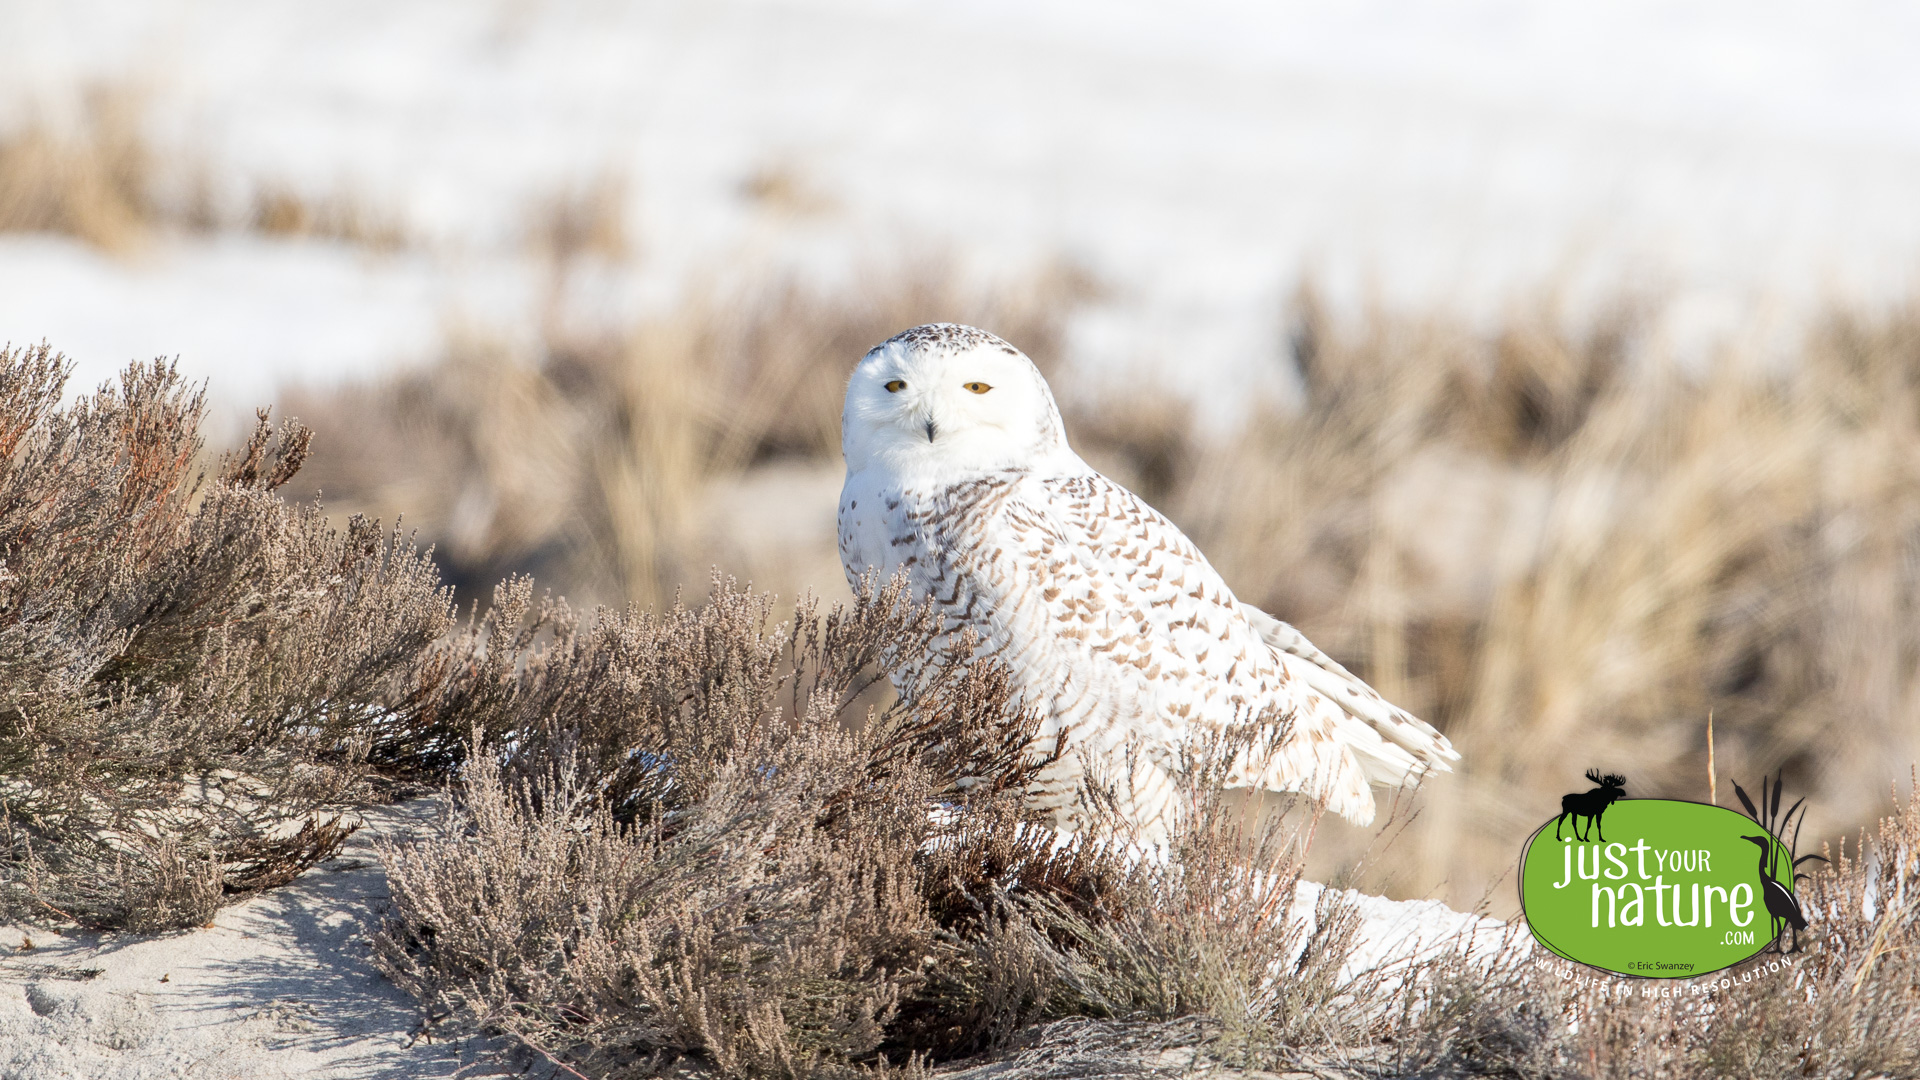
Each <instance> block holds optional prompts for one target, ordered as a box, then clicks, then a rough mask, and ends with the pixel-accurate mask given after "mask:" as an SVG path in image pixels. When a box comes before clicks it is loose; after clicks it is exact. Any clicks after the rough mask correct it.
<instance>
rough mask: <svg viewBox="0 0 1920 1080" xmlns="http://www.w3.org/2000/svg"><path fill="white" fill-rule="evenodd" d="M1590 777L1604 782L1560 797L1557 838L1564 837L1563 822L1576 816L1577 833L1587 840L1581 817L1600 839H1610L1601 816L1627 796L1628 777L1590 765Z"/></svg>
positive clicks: (1574, 831) (1589, 830) (1554, 820)
mask: <svg viewBox="0 0 1920 1080" xmlns="http://www.w3.org/2000/svg"><path fill="white" fill-rule="evenodd" d="M1587 779H1589V780H1591V781H1593V782H1594V783H1596V784H1598V785H1600V786H1599V787H1596V788H1594V789H1593V790H1592V791H1576V792H1574V793H1572V794H1570V795H1562V796H1561V797H1560V816H1559V817H1557V818H1554V819H1553V838H1554V839H1555V840H1558V839H1560V823H1561V822H1563V821H1565V820H1567V819H1568V818H1572V819H1573V837H1574V839H1576V840H1579V841H1580V842H1582V843H1585V842H1586V840H1587V837H1585V836H1582V835H1580V819H1581V818H1585V819H1586V820H1587V831H1588V832H1589V833H1599V834H1600V842H1601V843H1603V844H1604V843H1606V842H1607V834H1606V832H1605V831H1603V830H1602V829H1601V828H1600V817H1601V815H1603V814H1605V813H1606V812H1607V807H1609V806H1612V805H1613V804H1614V803H1616V802H1618V801H1620V800H1621V799H1622V798H1625V797H1626V794H1627V778H1626V777H1624V776H1620V775H1618V774H1616V773H1608V774H1607V775H1605V776H1601V775H1600V770H1599V769H1588V770H1587Z"/></svg>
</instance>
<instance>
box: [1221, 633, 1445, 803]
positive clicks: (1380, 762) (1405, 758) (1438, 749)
mask: <svg viewBox="0 0 1920 1080" xmlns="http://www.w3.org/2000/svg"><path fill="white" fill-rule="evenodd" d="M1240 608H1241V611H1242V612H1243V613H1244V614H1245V616H1246V619H1247V622H1248V623H1249V624H1251V625H1252V626H1253V628H1254V630H1255V631H1257V632H1258V633H1259V634H1260V637H1261V639H1262V640H1264V641H1265V642H1266V643H1267V644H1268V645H1271V646H1273V648H1274V649H1275V650H1277V651H1278V652H1279V653H1280V654H1281V662H1282V663H1284V664H1285V665H1286V666H1287V668H1288V670H1289V671H1290V672H1292V673H1293V674H1294V675H1296V676H1298V677H1299V678H1300V680H1301V681H1303V682H1305V683H1306V684H1307V685H1308V686H1309V687H1312V688H1313V689H1314V690H1316V691H1318V692H1319V693H1320V694H1322V695H1324V696H1325V697H1326V698H1328V699H1329V700H1330V701H1332V702H1333V703H1334V704H1336V705H1338V706H1339V707H1340V709H1341V710H1342V711H1343V712H1345V713H1346V714H1348V715H1349V716H1351V717H1353V718H1355V719H1357V720H1361V721H1363V722H1365V724H1366V725H1367V727H1368V729H1369V730H1371V731H1372V732H1373V734H1374V735H1376V736H1377V737H1378V740H1379V742H1378V743H1376V742H1375V741H1374V740H1372V739H1366V738H1364V737H1362V738H1358V739H1356V740H1355V747H1356V749H1359V750H1361V751H1362V753H1361V765H1362V767H1364V768H1365V769H1366V771H1367V774H1368V775H1367V778H1368V779H1369V780H1372V781H1373V782H1374V783H1378V784H1408V783H1411V782H1413V781H1415V780H1417V779H1419V777H1420V776H1421V775H1424V774H1425V773H1429V772H1452V771H1453V763H1454V762H1456V761H1459V760H1460V752H1459V751H1457V750H1455V749H1454V748H1453V744H1452V743H1450V742H1448V741H1447V737H1446V736H1445V735H1442V734H1440V732H1439V731H1437V730H1435V728H1434V726H1433V725H1432V724H1429V723H1427V722H1426V721H1425V720H1422V719H1420V718H1419V717H1417V716H1414V715H1413V714H1412V713H1410V712H1408V711H1406V710H1405V709H1402V708H1400V707H1399V706H1397V705H1394V704H1393V703H1391V702H1389V701H1388V700H1387V699H1386V698H1383V697H1381V696H1380V693H1379V691H1377V690H1375V689H1374V688H1373V687H1371V686H1368V685H1367V684H1366V683H1364V682H1361V681H1360V677H1359V676H1357V675H1355V674H1354V673H1353V672H1351V671H1348V670H1347V669H1346V668H1345V667H1342V666H1341V665H1340V663H1339V661H1337V660H1335V659H1334V658H1333V657H1331V656H1328V655H1327V654H1326V653H1323V652H1321V651H1320V650H1319V649H1318V648H1317V647H1315V645H1314V644H1313V642H1311V641H1308V640H1307V637H1306V635H1305V634H1302V633H1301V632H1300V631H1299V630H1296V629H1294V627H1293V626H1292V625H1290V624H1288V623H1284V622H1281V621H1280V620H1279V619H1276V618H1274V617H1273V616H1271V615H1269V614H1267V613H1266V612H1264V611H1261V610H1260V609H1259V608H1256V607H1254V606H1253V605H1251V604H1241V605H1240ZM1356 734H1357V733H1356ZM1388 747H1393V748H1396V749H1397V750H1398V751H1399V752H1395V750H1389V749H1388Z"/></svg>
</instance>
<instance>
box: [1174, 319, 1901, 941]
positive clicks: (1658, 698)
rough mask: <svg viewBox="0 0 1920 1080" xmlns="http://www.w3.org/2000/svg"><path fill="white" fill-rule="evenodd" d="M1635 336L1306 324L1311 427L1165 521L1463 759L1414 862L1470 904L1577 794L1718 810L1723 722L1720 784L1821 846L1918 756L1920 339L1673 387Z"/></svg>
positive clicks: (1276, 438)
mask: <svg viewBox="0 0 1920 1080" xmlns="http://www.w3.org/2000/svg"><path fill="white" fill-rule="evenodd" d="M1638 325H1639V324H1638V323H1637V322H1636V320H1635V319H1633V318H1632V317H1631V316H1630V315H1627V314H1622V315H1615V316H1612V317H1608V318H1603V319H1600V320H1598V321H1596V322H1595V323H1594V324H1593V325H1592V326H1591V327H1589V328H1587V329H1585V330H1573V331H1569V330H1567V329H1564V328H1561V327H1560V326H1559V325H1558V324H1556V323H1554V322H1549V321H1546V320H1545V319H1540V320H1518V321H1516V322H1515V324H1514V325H1512V326H1511V327H1509V328H1507V329H1505V330H1502V331H1500V332H1498V333H1494V334H1490V335H1473V334H1467V333H1464V332H1462V331H1460V330H1458V329H1456V328H1452V327H1449V326H1447V325H1445V324H1434V323H1431V322H1420V321H1415V320H1411V319H1396V318H1389V317H1380V318H1376V319H1375V320H1373V321H1372V322H1371V323H1368V324H1366V325H1361V326H1357V327H1342V326H1339V325H1336V324H1334V322H1333V321H1332V320H1330V319H1327V318H1326V317H1324V316H1322V315H1319V314H1317V313H1316V312H1315V311H1314V310H1313V308H1312V306H1311V305H1310V304H1309V305H1306V306H1305V310H1304V311H1303V314H1302V317H1301V321H1300V324H1299V331H1298V335H1297V337H1296V341H1297V342H1298V345H1297V351H1298V353H1299V354H1300V367H1301V370H1302V374H1303V381H1304V384H1305V387H1306V402H1305V405H1304V407H1303V408H1302V409H1300V410H1298V411H1297V412H1288V413H1284V414H1283V413H1277V412H1276V413H1268V414H1266V415H1263V416H1261V417H1259V418H1258V419H1257V420H1256V421H1255V422H1254V423H1253V424H1252V425H1250V426H1249V427H1248V429H1247V430H1246V431H1245V432H1244V433H1243V434H1242V435H1241V436H1240V437H1238V438H1237V439H1235V440H1234V441H1233V442H1231V443H1230V444H1228V445H1226V446H1224V447H1221V448H1219V449H1218V450H1216V451H1215V452H1213V453H1212V454H1211V455H1209V456H1208V458H1207V460H1205V461H1203V462H1202V463H1201V464H1200V465H1199V466H1198V468H1197V469H1196V472H1195V474H1194V483H1193V484H1192V485H1191V486H1189V487H1187V488H1185V489H1184V490H1183V491H1182V493H1181V496H1180V497H1179V498H1178V499H1176V500H1175V501H1174V502H1173V504H1172V511H1173V513H1174V514H1175V516H1176V517H1177V518H1179V519H1180V520H1182V521H1183V522H1185V523H1187V524H1188V525H1189V526H1190V528H1191V529H1192V531H1193V533H1194V534H1195V536H1196V537H1197V538H1198V539H1199V542H1200V543H1201V545H1202V547H1203V548H1204V549H1205V550H1206V551H1208V553H1209V554H1210V556H1211V557H1213V558H1214V559H1215V560H1216V561H1217V562H1218V563H1219V565H1220V566H1221V567H1222V570H1223V572H1224V573H1225V574H1226V576H1227V579H1228V580H1229V581H1230V582H1232V583H1233V584H1234V585H1235V587H1236V588H1237V589H1238V590H1239V592H1240V594H1241V595H1242V596H1243V597H1245V598H1246V599H1248V600H1250V601H1252V602H1254V603H1257V604H1260V605H1262V606H1264V607H1266V608H1268V609H1269V610H1272V611H1275V612H1276V613H1278V614H1280V615H1282V616H1283V617H1285V618H1287V619H1289V620H1290V621H1293V622H1295V623H1297V624H1298V625H1300V626H1301V627H1302V629H1304V630H1305V631H1306V632H1307V633H1308V634H1309V635H1310V636H1311V637H1313V638H1314V639H1315V640H1316V641H1317V642H1319V643H1320V644H1321V645H1322V646H1323V647H1325V648H1327V649H1328V650H1329V651H1330V652H1332V653H1333V654H1334V655H1335V656H1338V657H1341V658H1342V659H1343V661H1351V662H1353V663H1354V664H1356V665H1357V670H1359V671H1361V672H1363V673H1365V677H1366V678H1368V679H1369V680H1370V681H1371V682H1373V683H1374V685H1376V686H1377V687H1379V688H1380V689H1381V690H1382V691H1384V692H1385V693H1387V694H1388V695H1389V696H1390V697H1392V698H1393V699H1394V700H1396V701H1399V702H1401V703H1402V704H1405V705H1407V706H1409V707H1410V708H1411V709H1412V710H1413V711H1414V712H1416V713H1417V714H1419V715H1421V716H1423V717H1426V718H1428V719H1430V720H1432V721H1434V722H1435V723H1436V724H1437V725H1438V726H1439V727H1440V728H1441V730H1443V731H1445V732H1446V733H1447V735H1448V737H1449V738H1451V739H1452V740H1453V741H1454V744H1455V745H1456V746H1457V747H1458V748H1459V749H1460V751H1461V754H1462V759H1463V761H1462V765H1461V766H1460V772H1459V775H1458V776H1457V777H1452V778H1446V779H1444V780H1443V781H1441V782H1439V783H1435V784H1432V785H1429V787H1428V789H1427V790H1426V792H1424V793H1423V796H1422V802H1423V804H1424V812H1423V816H1422V820H1421V821H1419V822H1418V823H1416V824H1415V826H1414V828H1413V830H1412V832H1411V833H1410V835H1409V837H1408V840H1409V841H1410V843H1409V844H1408V845H1407V852H1406V857H1407V858H1408V859H1410V860H1412V859H1417V860H1418V863H1417V864H1415V865H1414V866H1411V867H1409V868H1408V869H1409V871H1410V873H1411V876H1412V877H1413V878H1414V879H1415V880H1417V882H1419V883H1420V884H1419V885H1418V886H1417V887H1420V888H1426V887H1431V886H1432V885H1434V884H1437V883H1439V882H1442V881H1446V882H1450V884H1451V890H1450V896H1451V898H1452V899H1453V900H1454V902H1455V903H1457V904H1464V903H1472V902H1473V901H1474V900H1475V899H1476V898H1477V897H1478V896H1479V895H1480V893H1481V892H1482V891H1483V890H1484V889H1485V888H1486V887H1487V885H1488V883H1489V882H1492V881H1494V880H1496V879H1497V878H1498V876H1499V875H1500V874H1501V873H1502V872H1503V871H1504V870H1505V869H1506V868H1507V867H1509V866H1511V864H1512V860H1513V858H1514V852H1516V851H1518V850H1519V847H1520V843H1521V840H1522V839H1523V838H1524V837H1525V836H1526V835H1527V833H1528V832H1529V831H1531V829H1532V828H1533V827H1534V826H1535V825H1537V824H1538V823H1539V821H1541V820H1543V819H1544V818H1545V817H1546V816H1547V815H1548V814H1550V813H1551V812H1552V809H1553V807H1554V806H1556V805H1557V803H1558V798H1559V795H1560V794H1561V793H1563V792H1566V791H1572V790H1576V789H1579V788H1581V787H1582V786H1583V785H1582V783H1581V781H1580V779H1579V776H1580V773H1581V771H1582V770H1584V769H1586V768H1590V767H1595V766H1599V767H1602V768H1604V769H1605V770H1606V771H1609V772H1620V773H1624V774H1625V775H1626V776H1627V777H1628V780H1629V793H1630V794H1633V795H1639V796H1650V795H1666V796H1672V797H1679V798H1692V799H1704V798H1706V797H1707V795H1708V791H1707V785H1706V769H1705V758H1706V753H1705V732H1706V719H1707V716H1708V714H1709V713H1712V714H1713V716H1714V726H1715V731H1716V736H1717V738H1716V742H1717V749H1718V757H1719V771H1720V773H1721V775H1723V776H1724V775H1729V774H1731V773H1735V772H1737V773H1740V774H1744V775H1749V776H1750V775H1754V774H1757V773H1760V772H1763V771H1767V770H1772V769H1780V768H1784V769H1785V770H1786V774H1787V777H1788V781H1789V783H1791V784H1795V785H1797V786H1798V787H1799V789H1800V790H1809V791H1811V792H1812V797H1811V799H1810V802H1811V803H1812V804H1813V805H1814V806H1815V808H1816V809H1815V810H1814V817H1813V821H1812V825H1811V827H1812V828H1814V829H1815V830H1817V832H1818V833H1819V834H1822V835H1836V834H1839V833H1842V832H1844V831H1847V830H1849V829H1852V828H1855V827H1857V826H1860V825H1864V824H1867V823H1870V822H1871V821H1872V820H1873V819H1874V816H1875V815H1876V814H1877V813H1878V812H1880V810H1881V809H1882V807H1883V804H1882V803H1881V802H1880V801H1879V793H1880V792H1882V791H1884V790H1885V786H1886V784H1887V783H1889V782H1892V781H1893V780H1894V779H1896V778H1897V777H1898V775H1899V774H1898V773H1897V772H1896V771H1895V770H1898V769H1903V768H1904V767H1905V763H1907V762H1910V761H1912V760H1913V759H1914V758H1915V757H1916V756H1920V739H1916V736H1920V728H1916V725H1915V721H1914V717H1915V715H1916V713H1915V707H1916V705H1917V704H1920V698H1917V697H1916V694H1917V693H1920V669H1916V667H1915V665H1914V663H1913V657H1914V656H1915V655H1916V651H1920V650H1917V649H1916V646H1920V638H1916V627H1920V621H1917V620H1916V619H1915V618H1914V617H1913V616H1914V603H1915V600H1916V597H1920V561H1916V559H1915V557H1914V556H1915V554H1916V553H1917V552H1920V453H1917V452H1916V451H1920V426H1917V425H1920V313H1917V312H1915V311H1913V310H1901V311H1895V312H1892V313H1890V314H1888V315H1886V316H1884V317H1882V318H1880V319H1876V320H1863V319H1859V318H1854V317H1839V316H1836V317H1834V318H1833V319H1831V320H1830V321H1829V322H1828V323H1827V324H1825V325H1824V326H1823V327H1821V328H1820V329H1819V330H1818V331H1817V332H1816V333H1814V334H1813V335H1812V336H1811V337H1810V339H1809V340H1808V341H1807V342H1806V344H1805V347H1804V348H1803V349H1801V350H1800V351H1799V352H1798V354H1797V355H1796V356H1795V358H1794V361H1793V363H1791V364H1789V365H1784V366H1779V367H1775V368H1772V369H1761V368H1758V367H1756V366H1750V365H1744V364H1743V363H1742V362H1741V360H1740V358H1739V357H1738V356H1733V355H1727V356H1722V357H1720V358H1717V359H1716V360H1714V361H1713V362H1711V363H1709V364H1707V365H1706V366H1705V367H1704V368H1703V369H1701V370H1687V369H1681V368H1678V367H1676V366H1674V365H1671V364H1666V363H1662V362H1660V361H1659V360H1658V358H1657V357H1654V356H1651V355H1649V354H1648V353H1647V351H1646V350H1644V349H1640V348H1637V347H1636V345H1637V343H1636V338H1635V334H1636V328H1637V326H1638ZM1723 794H1724V793H1723Z"/></svg>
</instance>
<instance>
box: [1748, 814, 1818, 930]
mask: <svg viewBox="0 0 1920 1080" xmlns="http://www.w3.org/2000/svg"><path fill="white" fill-rule="evenodd" d="M1740 839H1742V840H1747V841H1750V842H1752V843H1754V844H1758V845H1759V846H1760V897H1761V899H1762V900H1764V901H1765V902H1766V905H1767V914H1768V915H1770V916H1772V918H1773V947H1774V948H1775V949H1776V950H1778V951H1779V952H1781V953H1790V952H1799V951H1800V931H1802V930H1805V929H1806V928H1807V917H1806V916H1805V915H1802V914H1801V913H1800V901H1798V900H1795V899H1794V898H1793V893H1792V892H1790V891H1788V889H1787V887H1786V886H1785V885H1782V884H1780V880H1779V879H1778V878H1776V877H1774V876H1773V869H1774V866H1775V865H1776V855H1775V853H1774V847H1773V845H1774V839H1773V837H1771V836H1742V837H1741V838H1740ZM1782 923H1784V924H1786V925H1787V926H1791V927H1793V948H1791V949H1782V948H1780V928H1781V924H1782Z"/></svg>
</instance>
